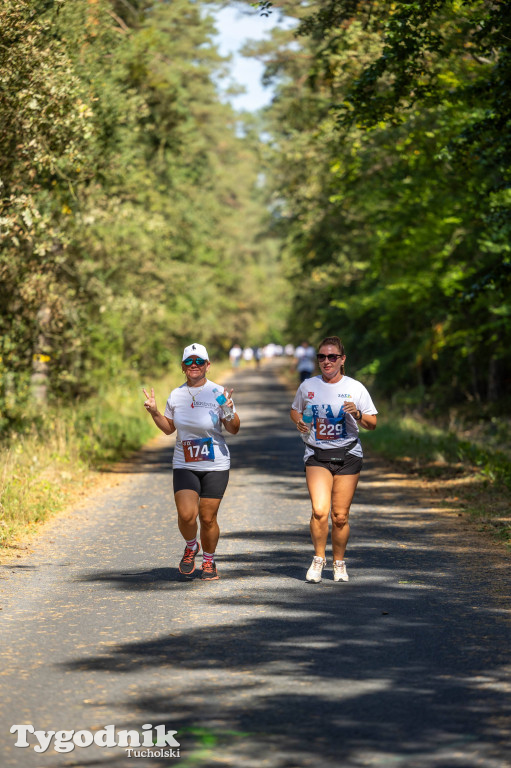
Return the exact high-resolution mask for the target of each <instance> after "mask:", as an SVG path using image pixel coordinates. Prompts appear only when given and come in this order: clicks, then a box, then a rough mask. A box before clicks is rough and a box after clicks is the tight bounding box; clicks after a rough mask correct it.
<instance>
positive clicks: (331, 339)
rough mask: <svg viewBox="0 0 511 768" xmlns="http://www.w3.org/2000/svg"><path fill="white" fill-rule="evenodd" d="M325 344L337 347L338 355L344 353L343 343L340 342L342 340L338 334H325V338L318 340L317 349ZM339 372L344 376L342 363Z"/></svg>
mask: <svg viewBox="0 0 511 768" xmlns="http://www.w3.org/2000/svg"><path fill="white" fill-rule="evenodd" d="M326 346H332V347H337V349H338V350H339V354H340V355H345V354H346V352H345V351H344V344H343V343H342V341H341V340H340V338H339V337H338V336H327V337H326V339H323V341H320V343H319V345H318V350H320V349H321V347H326ZM341 373H342V375H343V376H344V363H343V364H342V365H341Z"/></svg>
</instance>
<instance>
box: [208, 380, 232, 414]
mask: <svg viewBox="0 0 511 768" xmlns="http://www.w3.org/2000/svg"><path fill="white" fill-rule="evenodd" d="M213 394H214V395H215V400H216V401H217V403H218V405H220V406H221V408H222V413H223V414H224V419H226V420H227V421H230V420H231V419H233V418H234V411H233V410H232V408H229V406H228V405H225V403H226V402H227V398H226V396H225V395H224V393H223V392H222V391H221V390H220V389H218V388H217V387H215V388H214V390H213Z"/></svg>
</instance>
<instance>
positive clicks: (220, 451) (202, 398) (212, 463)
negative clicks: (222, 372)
mask: <svg viewBox="0 0 511 768" xmlns="http://www.w3.org/2000/svg"><path fill="white" fill-rule="evenodd" d="M215 388H216V389H218V390H220V393H223V391H224V388H223V387H222V386H221V385H220V384H215V383H214V382H213V381H206V384H205V386H204V388H203V389H201V388H200V387H190V388H188V387H187V385H186V383H185V384H182V385H181V386H180V387H177V389H173V390H172V392H171V393H170V396H169V399H168V400H167V405H166V406H165V416H167V418H169V419H172V421H173V422H174V425H175V427H176V429H177V440H176V447H175V448H174V458H173V461H172V466H173V467H174V469H193V470H199V471H200V472H211V471H220V470H224V469H229V467H230V464H231V457H230V454H229V449H228V447H227V443H226V442H225V439H224V437H223V435H222V428H223V424H222V422H221V421H220V419H221V417H222V409H221V407H220V405H219V404H218V403H217V402H216V399H215V398H216V397H217V396H218V394H219V393H218V392H217V393H216V394H214V393H213V390H214V389H215ZM190 392H191V394H190ZM192 395H193V396H194V397H195V402H194V401H193V400H192ZM192 403H193V406H194V407H193V408H192ZM234 410H236V409H234Z"/></svg>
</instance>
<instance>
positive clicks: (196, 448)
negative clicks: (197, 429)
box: [183, 437, 215, 464]
mask: <svg viewBox="0 0 511 768" xmlns="http://www.w3.org/2000/svg"><path fill="white" fill-rule="evenodd" d="M183 451H184V454H185V461H186V463H187V464H188V462H189V461H214V460H215V449H214V448H213V439H212V438H211V437H196V438H194V439H193V440H183Z"/></svg>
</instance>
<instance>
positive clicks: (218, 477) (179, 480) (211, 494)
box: [173, 468, 229, 499]
mask: <svg viewBox="0 0 511 768" xmlns="http://www.w3.org/2000/svg"><path fill="white" fill-rule="evenodd" d="M173 474H174V493H177V492H178V491H195V492H196V493H198V494H199V496H200V498H201V499H223V497H224V493H225V489H226V488H227V483H228V482H229V470H228V469H222V470H219V471H216V472H211V471H209V472H197V471H195V470H194V469H184V468H183V469H175V470H174V473H173Z"/></svg>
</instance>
